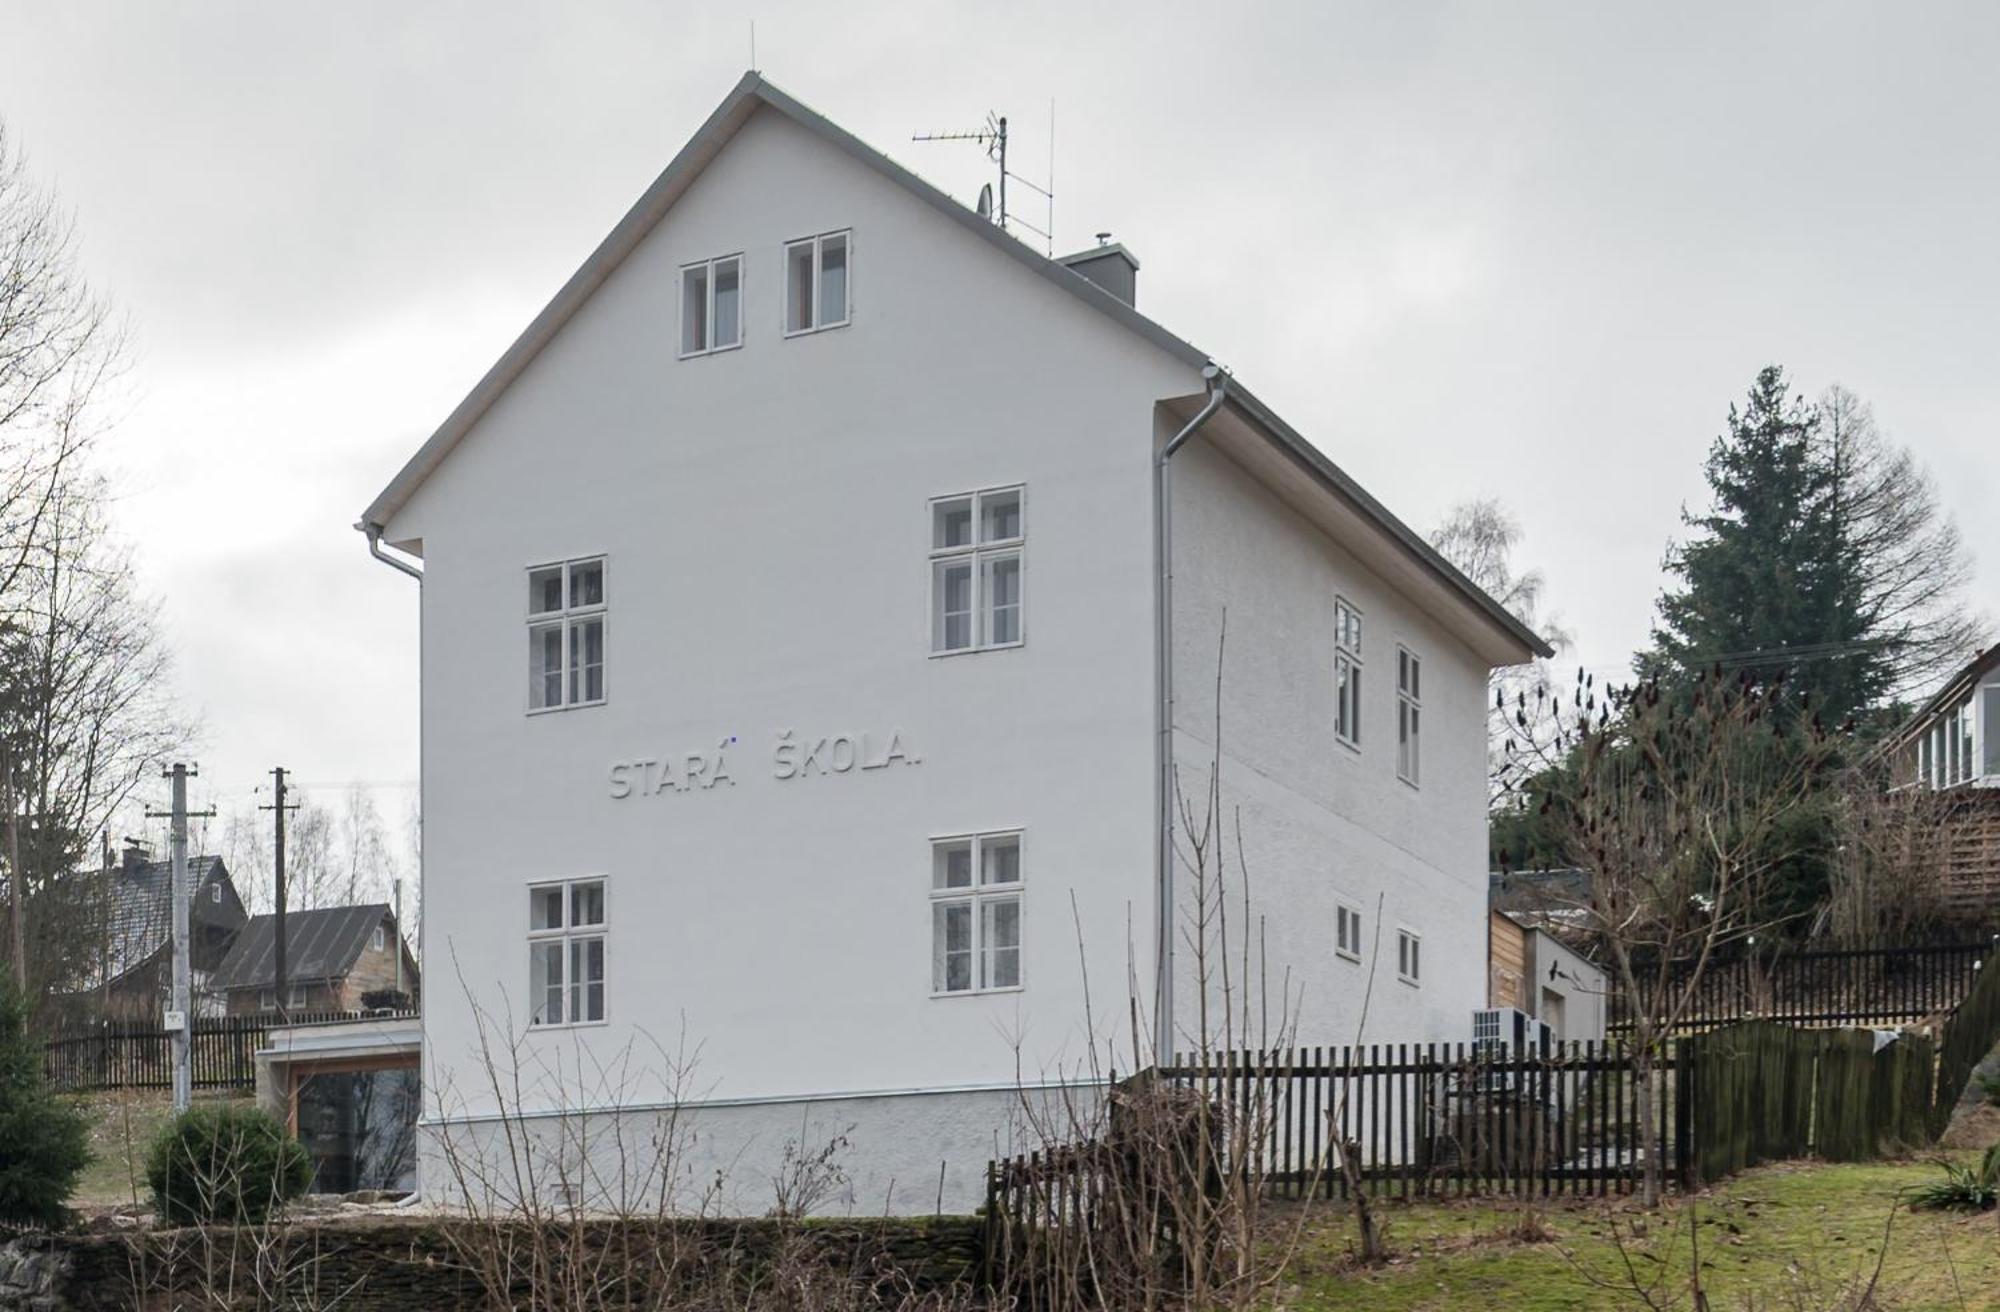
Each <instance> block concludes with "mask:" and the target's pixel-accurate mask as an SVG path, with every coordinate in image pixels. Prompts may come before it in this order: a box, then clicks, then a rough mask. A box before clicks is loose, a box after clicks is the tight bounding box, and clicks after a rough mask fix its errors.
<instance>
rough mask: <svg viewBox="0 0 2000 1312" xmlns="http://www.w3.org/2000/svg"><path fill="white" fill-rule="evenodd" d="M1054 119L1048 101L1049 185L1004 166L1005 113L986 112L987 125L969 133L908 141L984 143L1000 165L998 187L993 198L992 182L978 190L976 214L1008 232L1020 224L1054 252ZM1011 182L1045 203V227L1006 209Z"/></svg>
mask: <svg viewBox="0 0 2000 1312" xmlns="http://www.w3.org/2000/svg"><path fill="white" fill-rule="evenodd" d="M1055 122H1056V119H1055V102H1054V101H1051V102H1049V170H1050V173H1049V186H1047V187H1044V186H1042V185H1040V184H1039V183H1035V182H1031V181H1029V180H1028V179H1027V178H1024V177H1022V176H1021V175H1020V174H1018V173H1016V172H1014V171H1013V170H1012V169H1009V168H1008V167H1007V116H1006V115H1005V114H995V113H992V112H990V111H989V112H988V113H987V115H986V126H985V127H982V128H979V129H977V130H975V131H972V132H919V133H917V134H915V135H914V136H912V137H911V138H910V140H912V141H970V142H973V143H975V144H977V145H980V146H984V147H985V148H986V158H988V159H990V160H992V161H993V162H994V163H995V164H997V165H999V168H1000V178H999V182H1000V190H999V195H998V198H997V199H996V198H995V195H994V191H993V186H992V184H991V183H988V184H987V185H986V186H983V187H981V188H980V189H979V216H980V217H981V218H983V219H989V220H991V221H992V222H994V223H997V224H998V225H1000V230H1001V231H1002V232H1005V231H1007V229H1008V225H1009V224H1019V225H1020V226H1021V227H1023V228H1026V229H1027V230H1028V231H1029V232H1032V233H1034V234H1035V235H1036V236H1037V237H1040V238H1041V239H1042V241H1043V242H1044V243H1045V244H1046V245H1047V248H1048V253H1049V254H1050V255H1054V254H1055V251H1056V240H1055V237H1054V235H1053V234H1054V232H1055V226H1056V197H1055V192H1054V191H1053V190H1052V188H1053V187H1054V185H1055V151H1056V128H1055ZM1010 181H1012V182H1018V183H1020V184H1021V185H1022V186H1024V187H1026V188H1027V189H1028V190H1030V191H1032V192H1034V193H1035V194H1036V195H1038V196H1040V197H1041V198H1042V199H1043V200H1044V201H1046V202H1047V203H1048V208H1047V213H1046V215H1045V217H1044V218H1043V220H1042V222H1043V223H1045V224H1047V225H1048V226H1047V227H1037V226H1036V225H1034V224H1032V223H1030V222H1028V221H1027V220H1026V219H1024V218H1022V217H1021V216H1020V215H1018V214H1016V213H1014V212H1012V211H1011V210H1009V209H1008V208H1007V184H1008V182H1010Z"/></svg>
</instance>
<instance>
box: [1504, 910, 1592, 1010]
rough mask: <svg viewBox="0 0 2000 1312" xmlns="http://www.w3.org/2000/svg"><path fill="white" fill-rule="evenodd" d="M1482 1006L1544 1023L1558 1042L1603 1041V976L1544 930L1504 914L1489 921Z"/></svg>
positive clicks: (1507, 913) (1506, 913)
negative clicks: (1506, 1009) (1508, 1009)
mask: <svg viewBox="0 0 2000 1312" xmlns="http://www.w3.org/2000/svg"><path fill="white" fill-rule="evenodd" d="M1488 927H1489V931H1490V934H1491V937H1490V939H1489V940H1488V948H1487V1003H1488V1005H1489V1006H1494V1007H1513V1008H1514V1009H1516V1010H1517V1011H1524V1012H1526V1013H1527V1014H1528V1015H1530V1016H1534V1017H1537V1018H1538V1019H1540V1020H1542V1021H1544V1022H1546V1023H1547V1025H1548V1027H1549V1031H1550V1037H1552V1038H1554V1039H1557V1040H1559V1041H1573V1040H1596V1039H1602V1038H1603V1037H1604V1013H1605V1000H1606V997H1607V996H1608V992H1609V989H1608V985H1607V980H1606V976H1605V973H1604V971H1603V970H1601V969H1599V968H1598V967H1597V966H1596V965H1595V964H1594V963H1592V962H1590V961H1589V960H1587V959H1585V958H1584V957H1582V956H1580V955H1579V954H1578V953H1576V952H1575V951H1573V950H1572V949H1571V948H1570V947H1569V946H1568V945H1566V944H1564V943H1563V942H1562V940H1560V939H1558V938H1557V937H1555V935H1553V934H1551V933H1550V932H1549V931H1548V930H1546V929H1541V928H1537V927H1535V926H1534V925H1533V924H1531V923H1527V922H1524V921H1523V920H1522V919H1521V918H1519V917H1517V916H1515V915H1513V914H1510V913H1509V912H1505V911H1497V910H1496V911H1494V912H1493V913H1492V914H1491V916H1490V917H1489V920H1488Z"/></svg>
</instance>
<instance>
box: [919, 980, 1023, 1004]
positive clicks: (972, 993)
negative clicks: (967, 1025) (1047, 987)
mask: <svg viewBox="0 0 2000 1312" xmlns="http://www.w3.org/2000/svg"><path fill="white" fill-rule="evenodd" d="M1027 989H1028V986H1027V985H1026V984H1010V985H1008V986H1007V987H1006V988H999V989H953V990H951V991H950V992H948V993H939V992H937V991H936V990H935V989H933V990H932V991H931V1000H932V1001H933V1002H941V1001H943V1000H944V999H946V998H990V997H995V996H997V995H1001V994H1007V993H1025V992H1027Z"/></svg>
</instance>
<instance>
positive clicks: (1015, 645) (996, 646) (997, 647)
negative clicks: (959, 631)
mask: <svg viewBox="0 0 2000 1312" xmlns="http://www.w3.org/2000/svg"><path fill="white" fill-rule="evenodd" d="M1027 645H1028V640H1027V639H1026V638H1023V639H1021V640H1020V641H1019V642H990V643H988V644H986V645H985V646H984V647H953V648H952V649H951V650H949V651H934V652H932V653H931V659H932V660H941V659H943V658H944V657H946V656H977V655H979V653H981V652H986V651H1019V650H1020V649H1021V648H1023V647H1025V646H1027Z"/></svg>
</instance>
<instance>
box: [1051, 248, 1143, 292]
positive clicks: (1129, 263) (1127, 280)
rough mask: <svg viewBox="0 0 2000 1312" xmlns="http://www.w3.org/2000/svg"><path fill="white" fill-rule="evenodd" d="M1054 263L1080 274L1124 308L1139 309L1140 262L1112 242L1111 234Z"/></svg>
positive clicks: (1059, 257) (1058, 258) (1057, 259)
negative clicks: (1137, 285) (1118, 301)
mask: <svg viewBox="0 0 2000 1312" xmlns="http://www.w3.org/2000/svg"><path fill="white" fill-rule="evenodd" d="M1056 263H1057V264H1060V265H1062V266H1063V267H1064V268H1067V269H1069V270H1070V271H1071V272H1073V273H1079V274H1082V275H1083V276H1084V277H1086V278H1088V279H1090V280H1091V281H1092V282H1094V283H1096V284H1097V285H1098V286H1099V287H1102V288H1103V289H1104V290H1105V291H1107V292H1110V293H1111V294H1112V295H1113V296H1116V297H1117V298H1118V299H1119V300H1121V301H1123V302H1125V304H1127V305H1130V306H1133V307H1134V308H1136V307H1137V306H1138V300H1137V298H1136V284H1137V282H1138V280H1139V259H1138V257H1137V256H1135V255H1134V254H1132V252H1131V251H1128V250H1126V249H1125V248H1124V247H1123V246H1121V245H1120V244H1118V243H1117V242H1115V241H1112V240H1111V234H1110V233H1108V232H1100V233H1098V234H1097V245H1095V246H1093V247H1091V248H1090V249H1089V250H1084V251H1078V252H1077V253H1076V254H1074V255H1062V256H1058V257H1057V258H1056Z"/></svg>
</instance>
